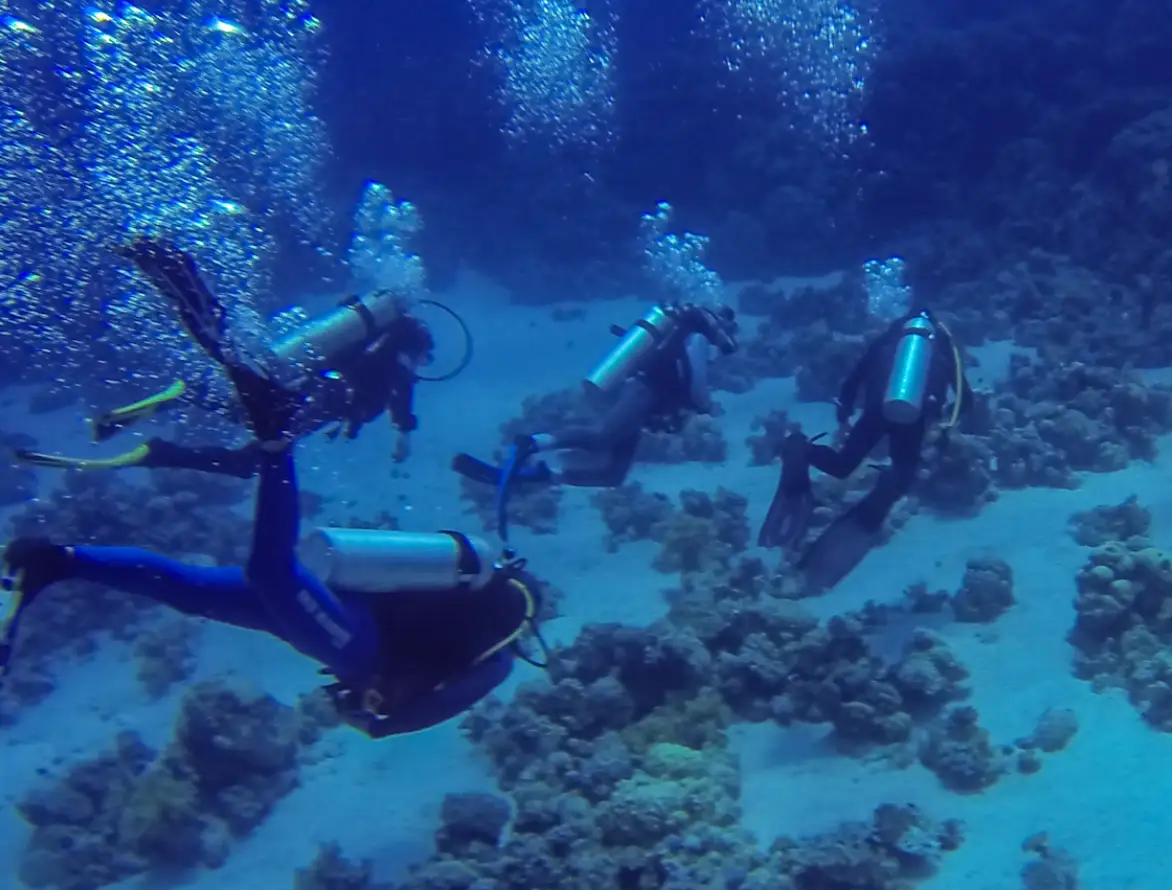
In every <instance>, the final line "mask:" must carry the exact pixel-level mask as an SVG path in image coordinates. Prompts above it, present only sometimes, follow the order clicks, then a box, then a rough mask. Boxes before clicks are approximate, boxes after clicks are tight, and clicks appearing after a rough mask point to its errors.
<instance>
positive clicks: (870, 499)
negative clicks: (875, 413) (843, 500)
mask: <svg viewBox="0 0 1172 890" xmlns="http://www.w3.org/2000/svg"><path fill="white" fill-rule="evenodd" d="M926 431H927V425H926V424H925V423H924V422H923V421H920V422H919V423H915V424H911V425H908V426H897V425H894V424H890V425H889V428H888V444H889V447H890V450H891V466H890V467H888V468H887V469H886V470H884V471H883V472H881V473H880V474H879V479H878V481H877V482H876V483H875V487H874V488H873V489H872V490H871V491H870V492H869V493H868V494H867V495H866V496H865V497H863V499H862V500H861V501H859V503H858V504H856V505H855V507H854V508H853V509H854V510H855V511H856V513H857V516H858V518H859V520H860V522H861V523H862V525H863V526H864V527H865V528H867V529H869V530H872V531H878V530H879V529H880V528H881V527H882V526H883V521H884V520H885V519H886V518H887V514H888V513H890V512H891V508H892V507H894V506H895V504H896V503H897V502H898V501H899V500H900V499H902V498H903V497H904V496H905V495H906V494H907V493H908V492H909V491H910V490H911V488H912V485H914V484H915V481H916V471H917V470H918V469H919V467H920V454H921V450H922V449H923V446H924V435H925V433H926Z"/></svg>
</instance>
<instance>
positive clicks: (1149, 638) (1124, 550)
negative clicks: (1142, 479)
mask: <svg viewBox="0 0 1172 890" xmlns="http://www.w3.org/2000/svg"><path fill="white" fill-rule="evenodd" d="M1131 541H1132V543H1129V544H1122V543H1118V542H1113V543H1110V544H1105V545H1103V546H1101V547H1097V548H1095V550H1093V551H1092V552H1091V555H1090V559H1089V560H1088V561H1087V563H1086V565H1084V566H1083V567H1082V569H1080V570H1079V572H1078V575H1077V577H1076V579H1075V580H1076V583H1077V587H1078V593H1077V595H1076V598H1075V611H1076V612H1077V616H1076V618H1075V623H1074V627H1073V628H1072V629H1071V632H1070V635H1069V640H1070V642H1071V644H1072V645H1073V646H1074V648H1075V656H1074V672H1075V674H1076V675H1077V676H1078V677H1080V678H1082V679H1084V680H1089V681H1091V682H1092V683H1093V684H1094V686H1095V689H1096V690H1101V689H1104V688H1107V687H1109V686H1120V687H1122V688H1124V689H1126V690H1127V693H1128V696H1129V697H1130V699H1131V702H1132V704H1133V705H1135V707H1136V708H1138V709H1139V711H1140V713H1141V714H1143V717H1144V719H1145V720H1147V721H1148V722H1149V723H1150V724H1152V725H1153V726H1155V727H1156V728H1158V729H1161V730H1164V731H1172V667H1170V666H1169V664H1168V658H1167V647H1168V646H1169V645H1172V555H1169V554H1167V553H1165V552H1164V551H1162V550H1159V549H1157V548H1154V547H1149V546H1146V542H1145V541H1144V540H1143V539H1135V538H1133V539H1131ZM1132 544H1134V546H1132Z"/></svg>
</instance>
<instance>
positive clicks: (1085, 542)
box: [1069, 495, 1152, 547]
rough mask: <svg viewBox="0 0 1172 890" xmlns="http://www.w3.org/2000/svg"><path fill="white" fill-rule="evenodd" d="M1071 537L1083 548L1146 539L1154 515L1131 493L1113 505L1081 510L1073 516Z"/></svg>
mask: <svg viewBox="0 0 1172 890" xmlns="http://www.w3.org/2000/svg"><path fill="white" fill-rule="evenodd" d="M1069 525H1070V533H1071V536H1072V537H1073V538H1074V540H1075V541H1077V542H1078V543H1079V544H1081V545H1082V546H1084V547H1101V546H1102V545H1103V544H1106V543H1108V542H1109V541H1130V540H1131V539H1132V538H1146V537H1147V534H1148V530H1149V529H1150V528H1151V525H1152V514H1151V513H1150V512H1148V510H1146V509H1145V508H1144V507H1141V506H1140V504H1139V499H1138V498H1137V497H1136V496H1135V495H1132V496H1131V497H1129V498H1128V499H1127V500H1125V501H1124V502H1123V503H1121V504H1117V505H1115V506H1114V507H1108V506H1101V507H1095V508H1094V509H1093V510H1082V511H1079V512H1077V513H1075V514H1074V515H1073V516H1071V517H1070V522H1069Z"/></svg>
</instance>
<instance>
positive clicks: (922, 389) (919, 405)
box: [883, 315, 936, 424]
mask: <svg viewBox="0 0 1172 890" xmlns="http://www.w3.org/2000/svg"><path fill="white" fill-rule="evenodd" d="M935 336H936V328H935V327H933V325H932V322H931V321H929V320H928V318H927V317H926V316H923V315H917V316H916V317H915V318H910V319H908V321H907V323H906V324H904V326H903V334H902V335H901V336H900V338H899V344H898V345H897V346H896V348H895V360H894V361H893V362H892V365H891V376H890V377H888V378H887V390H886V392H885V393H884V394H883V416H884V417H886V418H887V419H888V420H889V421H891V422H892V423H899V424H911V423H915V422H916V421H917V420H919V419H920V412H921V411H923V409H924V395H925V393H926V392H927V389H928V375H929V373H930V371H931V369H932V352H933V349H934V346H935V344H934V343H933V342H932V341H933V339H934V338H935Z"/></svg>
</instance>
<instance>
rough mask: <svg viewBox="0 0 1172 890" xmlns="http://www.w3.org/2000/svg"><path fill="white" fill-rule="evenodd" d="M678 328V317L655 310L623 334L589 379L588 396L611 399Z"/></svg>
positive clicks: (585, 383) (660, 307)
mask: <svg viewBox="0 0 1172 890" xmlns="http://www.w3.org/2000/svg"><path fill="white" fill-rule="evenodd" d="M677 324H678V319H677V318H676V315H675V314H674V313H672V312H670V311H669V310H668V309H666V308H664V307H663V306H653V307H652V308H651V309H650V310H649V311H648V312H647V314H646V315H644V316H643V317H642V318H640V319H639V320H638V321H637V322H635V323H634V324H633V325H631V326H630V327H629V328H628V329H627V330H626V331H625V332H621V331H616V333H622V338H623V339H622V340H620V341H619V345H618V346H616V347H615V348H614V349H612V350H611V351H610V354H609V355H607V357H606V358H604V359H603V360H602V361H601V362H599V363H598V365H596V366H595V368H594V370H593V371H591V372H590V373H589V374H587V375H586V377H585V379H584V380H583V381H582V386H583V387H584V388H585V390H586V392H587V394H590V395H607V394H609V393H611V392H614V390H615V389H616V388H617V387H618V386H619V385H620V384H622V383H623V381H625V380H626V379H627V378H628V377H630V376H631V375H632V374H633V373H635V372H636V371H638V370H639V366H640V365H641V364H642V363H643V361H644V360H645V359H646V358H647V357H648V356H649V355H651V354H652V353H653V352H654V351H655V350H656V349H657V348H658V347H659V344H660V343H662V342H663V341H664V340H665V339H667V337H668V336H670V335H671V334H672V332H673V331H675V329H676V326H677Z"/></svg>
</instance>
